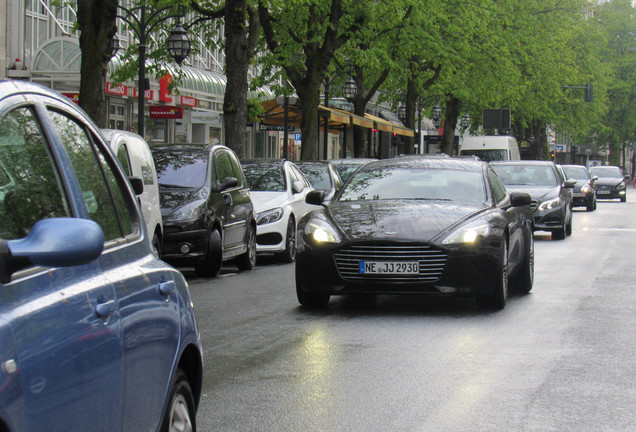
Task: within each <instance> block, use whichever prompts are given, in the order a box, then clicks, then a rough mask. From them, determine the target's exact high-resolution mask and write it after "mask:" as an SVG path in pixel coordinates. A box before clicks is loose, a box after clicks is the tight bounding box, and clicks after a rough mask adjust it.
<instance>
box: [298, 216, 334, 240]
mask: <svg viewBox="0 0 636 432" xmlns="http://www.w3.org/2000/svg"><path fill="white" fill-rule="evenodd" d="M304 234H305V236H306V237H307V238H309V239H311V240H313V241H314V242H316V243H340V242H341V241H342V240H341V238H340V235H339V234H338V232H337V231H336V230H335V228H334V227H332V226H331V225H329V224H328V223H327V222H326V221H324V220H321V219H311V220H309V221H308V222H307V223H306V224H305V229H304Z"/></svg>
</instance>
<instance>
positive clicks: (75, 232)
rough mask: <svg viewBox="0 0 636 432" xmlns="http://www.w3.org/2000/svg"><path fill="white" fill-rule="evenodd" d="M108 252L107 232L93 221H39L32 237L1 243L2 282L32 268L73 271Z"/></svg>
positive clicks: (0, 264) (0, 266)
mask: <svg viewBox="0 0 636 432" xmlns="http://www.w3.org/2000/svg"><path fill="white" fill-rule="evenodd" d="M103 250H104V232H103V231H102V229H101V227H100V226H99V225H98V224H97V223H95V222H93V221H92V220H89V219H79V218H50V219H42V220H40V221H38V222H37V223H36V224H35V225H34V226H33V228H32V229H31V232H29V235H27V236H26V237H24V238H21V239H16V240H0V282H2V283H8V282H9V281H10V280H11V275H12V274H13V273H14V272H15V271H17V270H19V269H20V268H24V267H25V266H28V265H30V264H34V265H38V266H45V267H69V266H74V265H81V264H87V263H89V262H91V261H94V260H96V259H97V258H99V256H100V255H101V254H102V251H103Z"/></svg>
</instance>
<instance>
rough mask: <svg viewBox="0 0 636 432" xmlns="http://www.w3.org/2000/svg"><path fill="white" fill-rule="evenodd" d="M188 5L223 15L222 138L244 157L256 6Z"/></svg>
mask: <svg viewBox="0 0 636 432" xmlns="http://www.w3.org/2000/svg"><path fill="white" fill-rule="evenodd" d="M217 3H218V4H217ZM191 5H192V7H193V9H194V10H195V11H197V12H198V13H200V14H201V15H203V16H205V17H208V18H221V17H223V19H224V22H225V34H224V35H225V75H226V77H227V85H226V88H225V96H224V100H223V125H224V127H225V142H226V144H227V146H228V147H230V148H231V149H232V150H234V151H235V152H236V154H237V155H238V156H239V157H240V158H245V157H246V156H247V154H246V146H245V131H246V123H247V117H248V116H247V113H248V99H247V92H248V86H249V82H248V77H247V72H248V68H249V66H250V62H251V61H252V58H253V57H254V54H255V50H256V47H257V43H258V38H259V35H260V23H259V20H258V15H257V11H256V7H255V5H254V4H250V3H248V1H247V0H226V1H225V2H198V1H195V0H193V1H192V2H191ZM214 6H216V8H215V7H214Z"/></svg>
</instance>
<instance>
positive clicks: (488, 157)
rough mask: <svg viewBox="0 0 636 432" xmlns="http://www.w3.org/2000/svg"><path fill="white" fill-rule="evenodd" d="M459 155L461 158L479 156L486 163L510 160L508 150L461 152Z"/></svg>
mask: <svg viewBox="0 0 636 432" xmlns="http://www.w3.org/2000/svg"><path fill="white" fill-rule="evenodd" d="M459 154H460V155H461V156H477V157H478V158H479V159H481V160H483V161H486V162H491V161H506V160H508V150H506V149H489V150H461V151H460V152H459Z"/></svg>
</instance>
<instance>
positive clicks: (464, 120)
mask: <svg viewBox="0 0 636 432" xmlns="http://www.w3.org/2000/svg"><path fill="white" fill-rule="evenodd" d="M459 124H460V125H461V126H462V127H463V128H464V129H467V128H469V127H470V115H468V113H466V114H464V115H463V116H462V119H461V120H460V121H459Z"/></svg>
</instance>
